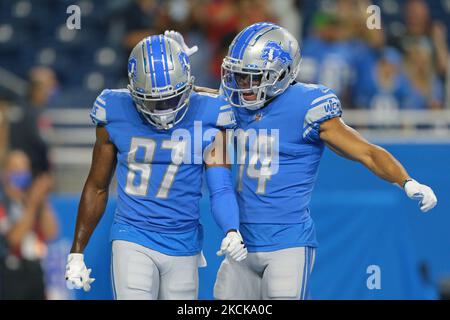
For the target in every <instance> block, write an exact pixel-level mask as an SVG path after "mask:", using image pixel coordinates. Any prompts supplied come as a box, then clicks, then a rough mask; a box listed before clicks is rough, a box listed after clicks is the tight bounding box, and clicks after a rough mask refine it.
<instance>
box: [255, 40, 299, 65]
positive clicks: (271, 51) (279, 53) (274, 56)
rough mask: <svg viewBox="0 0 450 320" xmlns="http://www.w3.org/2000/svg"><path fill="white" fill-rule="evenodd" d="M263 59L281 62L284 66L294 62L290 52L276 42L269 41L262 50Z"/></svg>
mask: <svg viewBox="0 0 450 320" xmlns="http://www.w3.org/2000/svg"><path fill="white" fill-rule="evenodd" d="M261 59H263V60H265V61H266V63H267V62H268V61H275V60H280V61H281V63H282V64H286V63H288V62H290V61H292V57H291V55H290V54H289V52H287V51H285V50H284V49H283V47H282V46H281V45H280V44H279V43H277V42H275V41H268V42H267V43H266V45H265V46H264V49H263V50H262V54H261Z"/></svg>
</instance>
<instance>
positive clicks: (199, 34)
mask: <svg viewBox="0 0 450 320" xmlns="http://www.w3.org/2000/svg"><path fill="white" fill-rule="evenodd" d="M73 4H75V5H77V6H79V7H80V9H81V29H79V30H76V29H75V30H70V29H69V28H67V26H66V20H67V18H68V17H69V15H70V14H69V13H67V12H66V10H67V8H68V7H69V6H70V5H73ZM371 4H376V5H378V6H379V7H380V8H381V13H382V15H381V18H382V29H381V30H369V29H368V28H367V26H366V19H367V17H368V16H369V15H368V13H367V12H366V9H367V7H368V6H369V5H371ZM257 21H273V22H276V23H279V24H280V25H282V26H284V27H286V28H287V29H288V30H290V31H291V32H292V33H293V34H294V35H295V36H296V37H297V39H298V40H299V41H300V44H301V48H302V54H303V61H302V67H301V71H300V76H299V80H300V81H304V82H311V83H317V82H319V83H322V84H325V85H328V86H330V87H331V88H333V89H334V90H335V91H336V92H337V93H338V95H339V97H340V98H341V101H342V102H343V107H344V119H345V121H346V122H347V123H348V124H350V125H351V126H353V127H354V128H357V129H358V130H360V132H362V134H363V135H364V136H365V137H367V138H368V139H370V140H371V141H373V142H376V143H379V144H381V145H383V146H384V147H386V148H387V149H388V150H390V151H391V152H392V153H393V154H394V155H395V156H396V157H398V159H399V160H400V161H402V162H403V163H404V164H405V166H406V168H407V169H408V170H409V171H410V173H411V174H412V175H413V176H414V177H416V178H417V179H418V180H419V181H423V182H425V183H427V184H429V185H430V186H432V187H433V188H434V189H435V192H436V194H437V197H438V199H439V203H438V206H437V208H436V209H435V210H434V211H432V212H430V213H428V214H426V215H423V214H421V213H420V212H419V210H418V208H417V207H416V204H415V203H411V201H409V200H408V199H406V197H405V196H404V195H403V194H402V192H401V191H400V190H399V189H397V188H395V187H393V186H390V185H387V184H386V183H384V182H382V181H380V180H379V179H377V178H375V177H373V176H371V175H370V174H369V173H368V172H366V170H364V169H363V168H362V167H361V166H359V165H357V164H354V163H350V162H348V161H345V160H342V159H340V158H338V157H337V156H335V155H333V154H331V153H330V152H328V151H327V152H326V153H325V155H324V159H323V161H322V164H321V167H320V173H319V181H318V184H317V188H316V190H315V192H314V196H313V203H312V215H313V217H314V219H315V221H316V227H317V232H318V238H319V242H320V244H321V246H320V248H319V250H318V258H317V260H316V265H315V271H314V273H313V276H312V280H311V281H312V282H311V298H313V299H439V298H448V297H449V296H450V251H449V248H450V237H449V235H448V230H449V226H450V202H449V200H447V199H446V198H447V197H446V191H449V189H450V188H449V187H450V82H449V76H448V75H449V74H450V56H449V55H448V44H449V43H450V33H449V32H448V31H449V30H450V0H433V1H431V0H429V1H422V0H412V1H408V0H400V1H394V0H379V1H366V0H322V1H315V0H241V1H238V0H210V1H208V0H167V1H158V0H109V1H106V0H96V1H94V0H81V1H65V0H35V1H31V0H17V1H15V0H2V1H0V121H1V122H0V123H1V124H0V161H1V163H2V171H5V170H6V169H5V166H4V163H5V159H6V158H7V156H8V153H9V152H10V151H11V150H13V149H22V150H24V151H25V152H26V153H27V155H28V156H29V157H30V158H31V164H32V168H33V172H34V173H35V175H37V174H39V173H47V174H49V175H50V176H52V177H53V182H54V183H53V188H52V192H51V193H50V194H49V199H50V203H51V206H52V208H53V212H54V214H55V216H56V218H57V221H58V226H59V228H58V232H57V235H56V236H55V237H52V239H50V238H49V239H48V240H49V241H47V244H46V245H44V242H45V241H44V240H43V239H41V240H42V241H39V240H35V241H34V242H33V245H34V246H36V245H37V244H39V245H41V247H43V248H44V249H45V248H46V250H44V249H43V250H41V252H42V254H40V255H38V257H39V259H41V262H42V265H43V269H44V273H45V284H46V293H47V298H49V299H72V298H78V299H110V298H111V297H112V294H111V288H110V284H109V259H110V257H109V255H110V247H109V244H108V228H109V224H110V222H111V219H112V215H113V212H114V201H115V199H114V185H113V186H112V196H111V200H110V204H109V206H108V210H107V212H106V214H105V216H104V218H103V220H102V221H101V223H100V225H99V227H98V228H97V230H96V232H95V234H94V237H93V239H92V241H91V243H90V244H89V246H88V249H87V252H86V255H87V258H86V260H87V264H88V265H91V266H92V268H93V270H94V271H93V275H94V277H95V278H96V279H97V280H96V282H95V283H94V285H93V289H92V291H91V292H90V293H88V294H85V293H82V292H76V293H74V292H69V291H68V290H66V289H65V284H64V279H63V274H64V266H65V259H66V255H67V253H68V251H69V248H70V244H71V239H72V236H73V230H74V229H73V228H74V223H75V218H76V210H77V205H78V200H79V196H80V192H81V189H82V186H83V184H84V181H85V178H86V176H87V172H88V169H89V164H90V159H91V149H92V145H93V141H94V130H93V125H92V124H91V123H90V118H89V110H90V107H91V105H92V103H93V101H94V99H95V97H96V96H97V95H98V94H99V93H100V92H101V90H102V89H104V88H121V87H125V85H126V83H127V78H126V65H127V56H128V53H129V52H130V50H131V48H132V47H133V46H134V45H135V44H136V43H137V42H138V41H139V40H140V39H141V38H143V37H144V36H147V35H150V34H156V33H162V32H163V31H164V30H167V29H169V30H178V31H180V32H182V33H183V34H184V36H185V39H186V42H187V43H188V45H191V46H192V45H198V46H199V48H200V50H199V52H198V53H196V54H195V55H194V56H192V57H191V62H192V68H193V74H194V75H195V77H196V84H197V85H202V86H209V87H214V88H217V87H218V86H219V84H220V64H221V60H222V58H223V56H224V55H225V53H226V50H227V48H228V45H229V43H230V42H231V40H232V39H233V37H234V36H235V35H236V34H237V32H238V31H239V30H241V29H242V28H244V27H245V26H247V25H250V24H252V23H254V22H257ZM0 209H1V208H0ZM5 216H6V215H5V214H3V218H2V213H1V210H0V232H1V219H4V220H5ZM202 221H203V224H204V225H205V230H206V239H205V254H206V257H207V259H208V262H209V266H208V268H206V269H202V270H201V271H200V276H201V278H200V281H201V286H200V298H202V299H211V298H212V286H213V282H214V278H215V274H216V271H217V268H218V265H219V262H220V259H218V258H217V257H216V256H215V254H214V252H215V250H216V247H217V246H218V244H219V241H220V234H219V231H218V228H217V227H216V226H215V225H214V223H213V222H212V220H211V218H210V216H209V204H208V197H204V199H203V200H202ZM4 247H5V248H6V250H3V251H4V252H3V258H4V259H6V260H8V256H9V255H11V252H9V250H8V248H7V247H8V244H7V243H6V244H4ZM0 248H1V244H0ZM1 255H2V253H1V250H0V256H1ZM372 265H375V266H378V267H380V270H381V288H380V289H374V290H371V289H369V288H368V287H367V278H368V277H369V276H370V272H369V273H368V271H367V270H368V269H367V268H368V267H369V266H372ZM0 285H1V284H0ZM0 298H1V296H0Z"/></svg>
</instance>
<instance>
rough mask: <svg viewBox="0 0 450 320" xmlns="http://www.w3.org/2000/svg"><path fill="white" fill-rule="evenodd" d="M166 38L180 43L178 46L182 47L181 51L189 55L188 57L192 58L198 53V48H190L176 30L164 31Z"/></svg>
mask: <svg viewBox="0 0 450 320" xmlns="http://www.w3.org/2000/svg"><path fill="white" fill-rule="evenodd" d="M164 36H166V37H168V38H171V39H172V40H175V41H176V42H178V44H179V45H180V46H181V49H182V50H183V51H184V52H185V53H186V54H187V55H188V57H190V56H192V55H193V54H194V53H196V52H197V51H198V47H197V46H193V47H192V48H189V47H188V46H187V45H186V43H185V42H184V38H183V36H182V35H181V33H179V32H178V31H174V30H170V31H169V30H166V31H164Z"/></svg>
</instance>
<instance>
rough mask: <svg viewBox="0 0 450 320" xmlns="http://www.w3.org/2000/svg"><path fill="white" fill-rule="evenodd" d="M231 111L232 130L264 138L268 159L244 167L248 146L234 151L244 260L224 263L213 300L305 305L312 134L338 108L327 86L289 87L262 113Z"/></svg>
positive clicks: (315, 160) (318, 144) (316, 145)
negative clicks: (301, 301) (276, 300)
mask: <svg viewBox="0 0 450 320" xmlns="http://www.w3.org/2000/svg"><path fill="white" fill-rule="evenodd" d="M234 110H235V116H236V119H237V123H238V127H239V128H240V129H242V130H244V131H245V132H249V130H252V129H253V130H255V132H257V133H258V134H259V136H261V134H264V135H267V136H269V138H270V139H266V141H271V142H270V143H272V146H271V148H270V149H271V152H269V153H267V154H266V155H270V157H271V159H270V161H267V159H265V160H264V161H260V160H261V159H258V161H257V162H256V163H255V162H253V163H252V162H251V160H249V156H248V155H249V154H251V150H252V148H254V147H252V143H251V142H247V141H246V143H245V153H244V152H242V150H241V155H242V154H245V155H246V159H245V163H244V164H241V165H240V167H239V170H238V183H237V190H238V203H239V208H240V222H241V225H240V232H241V234H242V237H243V238H244V241H245V243H246V245H247V247H248V251H249V255H248V257H247V259H246V260H244V261H243V262H242V263H240V264H238V263H234V262H230V261H224V263H223V264H222V266H221V270H220V271H219V274H218V278H217V282H216V287H215V295H216V297H217V298H219V299H230V298H233V299H261V298H263V299H266V298H267V299H270V298H282V299H298V298H305V297H306V296H307V280H308V277H309V273H310V272H311V269H312V265H313V260H314V251H315V250H314V248H315V247H317V240H316V235H315V228H314V222H313V221H312V219H311V216H310V211H309V203H310V200H311V194H312V191H313V188H314V184H315V181H316V177H317V171H318V167H319V162H320V159H321V156H322V152H323V149H324V142H323V141H322V140H321V139H320V136H319V129H320V124H321V123H323V122H324V121H326V120H329V119H331V118H334V117H340V116H341V114H342V109H341V104H340V101H339V99H338V98H337V96H336V95H335V93H334V92H333V91H332V90H330V89H329V88H327V87H324V86H321V85H309V84H303V83H296V84H293V85H291V86H289V87H288V88H287V89H286V91H285V92H284V93H282V94H280V95H279V96H277V97H275V98H274V99H273V100H272V101H270V102H269V103H267V105H266V106H265V107H264V108H261V109H259V110H255V111H251V110H248V109H245V108H235V109H234ZM258 139H260V138H258ZM249 141H250V140H249ZM253 145H254V143H253ZM259 145H260V146H261V144H259ZM238 152H239V144H238ZM275 162H276V163H275ZM269 163H270V164H269ZM264 166H265V167H266V168H264ZM264 270H265V271H264ZM238 274H241V275H243V274H245V275H246V277H247V279H253V280H248V281H250V282H248V281H244V280H242V277H244V276H242V277H240V276H237V275H238ZM236 277H239V279H237V278H236ZM239 283H246V284H245V285H241V284H239Z"/></svg>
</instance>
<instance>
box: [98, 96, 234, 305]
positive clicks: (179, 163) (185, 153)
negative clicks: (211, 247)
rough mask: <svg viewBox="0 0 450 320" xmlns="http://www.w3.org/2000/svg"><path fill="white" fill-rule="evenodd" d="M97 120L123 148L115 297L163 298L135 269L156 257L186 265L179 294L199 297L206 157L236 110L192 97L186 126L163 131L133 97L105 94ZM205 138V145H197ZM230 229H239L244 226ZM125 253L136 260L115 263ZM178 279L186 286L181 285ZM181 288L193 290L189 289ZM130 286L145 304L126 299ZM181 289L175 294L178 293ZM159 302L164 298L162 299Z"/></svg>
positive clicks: (119, 151) (211, 98)
mask: <svg viewBox="0 0 450 320" xmlns="http://www.w3.org/2000/svg"><path fill="white" fill-rule="evenodd" d="M91 118H92V120H93V121H94V123H95V124H97V125H101V126H104V127H105V128H106V130H107V131H108V133H109V138H110V140H111V142H112V143H113V144H114V145H115V147H116V148H117V168H116V174H117V193H118V200H117V208H116V212H115V216H114V223H113V226H112V230H111V240H112V241H113V242H114V243H113V275H114V282H115V283H114V287H115V290H116V295H117V296H119V295H120V297H119V298H124V299H127V298H133V299H139V298H145V299H147V298H155V294H156V296H158V290H157V289H158V288H156V287H155V283H156V282H155V281H153V282H152V281H144V280H145V279H147V280H148V279H149V278H151V276H152V275H149V274H148V272H151V268H148V266H147V269H148V270H142V269H143V268H141V269H139V270H134V269H136V268H139V261H141V260H145V258H142V257H140V256H145V255H147V256H152V254H151V252H153V253H154V254H158V255H159V256H165V259H166V260H167V256H172V257H175V258H176V257H178V258H179V260H180V259H181V260H183V259H184V260H183V263H181V264H180V266H181V267H183V268H185V269H186V270H189V272H191V273H192V274H186V272H184V273H183V272H181V271H180V270H182V269H178V272H173V274H174V275H176V276H177V279H174V283H175V282H176V283H179V284H177V285H178V287H179V288H178V289H180V290H182V289H183V290H185V291H184V293H186V292H187V291H188V292H190V293H192V296H194V295H195V297H196V290H197V281H196V279H197V278H196V273H197V270H196V268H197V265H198V263H197V262H198V259H199V258H200V254H199V253H200V251H201V248H202V240H203V229H202V226H201V224H200V222H199V217H200V210H199V201H200V198H201V195H202V194H201V185H202V177H203V170H204V162H203V152H204V150H205V148H207V146H208V145H210V144H211V140H212V139H213V137H214V136H215V134H216V133H217V132H218V131H219V130H220V129H226V128H228V127H232V126H234V125H235V121H234V117H233V114H232V112H231V110H230V107H229V106H227V104H226V102H225V101H224V99H223V98H220V97H214V96H211V95H205V94H197V93H192V94H191V96H190V102H189V109H188V111H187V113H186V115H185V117H184V118H183V119H182V121H181V122H180V123H179V124H178V125H176V126H174V127H173V128H172V129H168V130H160V129H157V128H156V127H154V126H152V125H150V124H148V122H147V121H146V120H145V119H144V118H143V117H142V115H141V114H140V113H139V112H138V111H137V110H136V107H135V105H134V102H133V100H132V98H131V96H130V93H129V91H128V90H104V91H103V92H102V93H101V94H100V95H99V96H98V98H97V99H96V101H95V103H94V106H93V109H92V112H91ZM202 134H203V135H204V136H205V139H202V140H198V139H195V138H194V136H195V135H197V136H199V135H200V137H201V136H202ZM200 139H201V138H200ZM198 141H201V142H200V143H199V142H198ZM227 227H230V228H231V227H234V228H236V229H237V227H238V226H227ZM116 241H117V243H116ZM123 242H128V243H132V244H133V245H139V246H141V250H140V251H139V250H137V251H136V250H128V251H126V250H125V249H123V248H124V246H123ZM114 248H117V253H116V252H115V251H114V250H115V249H114ZM121 248H122V249H123V252H133V255H136V256H135V257H128V256H124V255H125V254H123V256H121V258H120V259H119V258H117V259H115V257H114V255H116V254H120V252H121V251H120V250H122V249H121ZM149 252H150V253H149ZM127 254H128V253H127ZM128 255H131V254H128ZM183 257H184V258H183ZM186 257H191V262H192V261H194V263H191V265H194V264H195V267H189V264H187V263H186V261H185V259H186ZM152 259H153V262H155V261H161V259H159V258H152ZM162 260H164V259H162ZM133 261H134V262H133ZM164 261H165V260H164ZM172 264H176V263H175V262H174V263H172ZM143 266H145V264H143ZM116 267H117V268H121V270H120V272H119V271H116V270H114V268H116ZM157 267H158V268H155V270H159V272H161V274H162V273H163V272H162V271H161V268H162V269H164V266H163V265H161V266H157ZM131 269H133V270H134V272H132V271H131ZM155 272H156V271H155ZM155 272H153V275H154V273H155ZM143 274H144V275H146V276H143ZM142 277H144V278H145V279H144V278H142ZM180 277H181V278H187V279H188V280H186V279H185V280H183V279H181V280H180V279H179V278H180ZM125 278H127V279H125ZM130 279H131V280H130ZM130 281H131V284H130ZM180 281H181V282H180ZM118 282H120V283H118ZM149 283H153V287H149V286H150V284H149ZM161 283H162V282H161ZM183 283H184V284H186V283H187V284H186V286H185V287H183ZM130 286H131V287H134V288H135V289H138V290H135V292H139V290H141V292H142V297H139V296H136V295H132V296H129V295H127V292H128V291H127V290H126V287H130ZM136 286H137V288H136ZM141 286H144V287H141ZM175 287H176V285H174V286H173V288H172V289H173V290H178V289H177V288H175ZM174 288H175V289H174ZM172 289H171V290H172ZM119 290H121V291H122V292H118V291H119ZM168 290H169V289H168ZM186 290H187V291H186ZM194 293H195V294H194ZM165 295H166V296H164V295H163V296H162V298H163V299H164V298H182V299H183V298H185V297H186V295H181V296H180V295H176V294H173V295H170V294H167V292H166V294H165ZM159 296H160V298H161V293H160V295H159ZM187 296H188V297H190V295H187ZM195 297H193V298H195Z"/></svg>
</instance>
